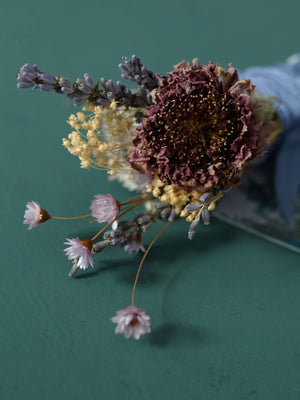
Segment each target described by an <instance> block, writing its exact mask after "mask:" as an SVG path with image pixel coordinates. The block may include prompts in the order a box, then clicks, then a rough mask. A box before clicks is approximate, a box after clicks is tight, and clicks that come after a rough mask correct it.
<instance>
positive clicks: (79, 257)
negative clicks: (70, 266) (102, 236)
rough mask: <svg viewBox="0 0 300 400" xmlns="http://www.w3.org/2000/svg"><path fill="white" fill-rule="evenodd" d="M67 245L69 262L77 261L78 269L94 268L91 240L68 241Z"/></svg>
mask: <svg viewBox="0 0 300 400" xmlns="http://www.w3.org/2000/svg"><path fill="white" fill-rule="evenodd" d="M65 244H67V245H69V247H67V248H66V249H64V252H65V253H66V255H67V256H68V259H69V260H75V262H76V267H78V268H80V269H87V268H88V266H89V265H90V266H91V267H93V266H94V260H93V257H92V253H91V251H92V248H93V242H92V241H91V240H80V239H79V238H71V239H67V240H66V242H65Z"/></svg>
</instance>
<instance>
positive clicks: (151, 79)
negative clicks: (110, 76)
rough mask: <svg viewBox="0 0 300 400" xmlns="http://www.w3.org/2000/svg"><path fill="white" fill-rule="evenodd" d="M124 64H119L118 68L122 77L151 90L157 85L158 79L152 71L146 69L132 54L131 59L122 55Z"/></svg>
mask: <svg viewBox="0 0 300 400" xmlns="http://www.w3.org/2000/svg"><path fill="white" fill-rule="evenodd" d="M122 58H123V61H124V62H125V65H124V64H119V68H120V70H121V71H122V73H123V75H122V77H123V78H124V79H128V80H129V81H132V82H136V83H137V84H138V85H139V86H141V87H143V88H144V89H147V90H150V91H151V90H152V89H154V88H156V87H158V79H157V78H156V77H155V76H154V74H153V72H151V71H149V70H147V68H146V67H145V66H143V65H142V63H141V60H140V59H139V58H138V57H137V56H135V55H133V56H132V57H131V59H129V58H127V57H122Z"/></svg>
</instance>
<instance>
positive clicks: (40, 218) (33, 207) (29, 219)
mask: <svg viewBox="0 0 300 400" xmlns="http://www.w3.org/2000/svg"><path fill="white" fill-rule="evenodd" d="M26 207H27V209H26V210H25V214H24V222H23V224H28V225H29V227H28V230H30V229H32V228H35V227H36V226H37V225H38V224H40V223H42V222H46V221H47V220H48V219H49V218H51V217H50V215H49V214H48V212H47V211H46V210H43V209H42V208H41V207H40V205H39V203H38V202H37V201H29V202H28V203H27V204H26Z"/></svg>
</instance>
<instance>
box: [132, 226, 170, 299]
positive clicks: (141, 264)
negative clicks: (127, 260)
mask: <svg viewBox="0 0 300 400" xmlns="http://www.w3.org/2000/svg"><path fill="white" fill-rule="evenodd" d="M171 223H172V221H169V222H168V223H167V224H166V225H165V226H164V227H163V229H162V230H161V231H160V232H159V233H158V234H157V235H156V236H155V238H154V239H153V240H152V242H151V243H150V245H149V247H148V248H147V250H146V252H145V254H144V256H143V258H142V260H141V262H140V265H139V268H138V270H137V273H136V276H135V281H134V285H133V289H132V298H131V305H132V306H133V305H134V294H135V289H136V285H137V281H138V279H139V275H140V272H141V269H142V266H143V264H144V261H145V259H146V257H147V255H148V253H149V251H150V249H151V247H152V246H153V245H154V243H155V242H156V241H157V239H158V238H159V237H160V235H161V234H162V233H163V232H164V231H165V230H166V229H167V227H168V226H169V225H170V224H171Z"/></svg>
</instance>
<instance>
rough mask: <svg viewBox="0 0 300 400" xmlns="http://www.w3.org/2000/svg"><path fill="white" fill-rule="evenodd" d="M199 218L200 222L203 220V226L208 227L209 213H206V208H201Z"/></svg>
mask: <svg viewBox="0 0 300 400" xmlns="http://www.w3.org/2000/svg"><path fill="white" fill-rule="evenodd" d="M201 216H202V220H203V223H204V225H209V223H210V213H209V211H208V209H207V208H206V207H203V210H202V213H201Z"/></svg>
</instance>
